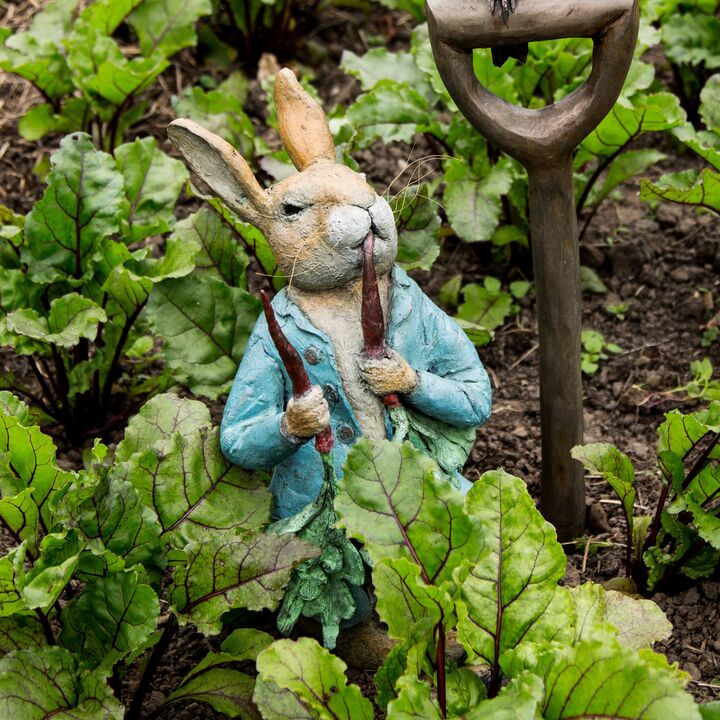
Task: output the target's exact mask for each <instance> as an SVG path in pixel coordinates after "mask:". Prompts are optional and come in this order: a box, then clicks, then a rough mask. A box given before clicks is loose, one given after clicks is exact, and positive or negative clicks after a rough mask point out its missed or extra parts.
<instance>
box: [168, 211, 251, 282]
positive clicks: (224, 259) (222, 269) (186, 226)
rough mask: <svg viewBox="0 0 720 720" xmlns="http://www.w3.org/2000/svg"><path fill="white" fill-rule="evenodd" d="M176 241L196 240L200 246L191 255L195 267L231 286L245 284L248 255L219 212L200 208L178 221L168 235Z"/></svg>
mask: <svg viewBox="0 0 720 720" xmlns="http://www.w3.org/2000/svg"><path fill="white" fill-rule="evenodd" d="M172 237H173V238H176V239H177V240H178V241H180V242H196V243H198V244H199V246H200V248H201V250H200V252H199V254H198V255H196V256H195V269H196V270H195V271H196V273H197V272H206V273H208V274H209V275H212V276H214V277H218V278H220V279H221V280H223V281H224V282H225V284H227V285H230V286H231V287H244V286H245V270H246V268H247V266H248V264H249V262H250V261H249V259H248V256H247V253H246V252H245V250H243V248H242V246H241V245H240V243H239V242H238V241H237V238H236V237H235V234H234V232H233V230H232V229H231V228H230V227H228V226H227V225H226V224H225V223H223V221H222V219H221V218H220V216H219V215H218V214H217V213H216V212H213V211H212V210H209V209H207V208H203V209H202V210H199V211H198V212H196V213H195V214H193V215H191V216H190V217H188V218H186V219H185V220H183V221H182V222H179V223H178V224H177V226H176V227H175V232H174V233H173V235H172Z"/></svg>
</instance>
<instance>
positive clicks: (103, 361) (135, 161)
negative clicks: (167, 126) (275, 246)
mask: <svg viewBox="0 0 720 720" xmlns="http://www.w3.org/2000/svg"><path fill="white" fill-rule="evenodd" d="M51 163H52V171H51V173H50V175H49V177H48V186H47V188H46V190H45V193H44V195H43V197H42V199H41V200H39V201H38V202H37V203H36V204H35V206H34V208H33V209H32V210H31V212H30V213H29V214H28V215H27V217H24V218H23V217H22V216H18V215H15V214H13V213H10V212H6V213H5V214H4V217H3V219H4V220H5V223H6V224H4V225H3V226H2V228H1V229H0V293H1V295H0V298H1V307H0V344H1V345H4V346H9V347H11V348H13V349H14V351H15V353H16V354H17V355H18V356H21V357H22V360H23V362H24V365H25V372H21V371H18V372H7V373H5V374H4V376H3V378H2V385H3V387H4V388H6V389H9V390H11V391H13V392H15V393H17V394H19V395H20V396H22V397H23V398H24V399H25V400H28V401H30V402H31V403H32V404H33V406H34V407H35V408H37V409H39V410H41V411H42V412H43V413H44V415H45V419H46V420H51V421H54V422H56V423H59V424H60V425H61V426H62V427H63V429H64V431H65V435H66V437H67V438H68V439H69V440H71V441H72V442H74V443H76V444H80V445H81V444H82V443H83V442H84V441H86V440H88V439H90V438H92V436H93V435H94V434H99V433H102V432H104V431H106V430H108V429H111V428H112V427H113V426H115V425H117V424H119V423H121V422H122V423H124V421H125V419H126V417H127V415H128V414H131V413H132V412H133V411H134V409H136V408H137V406H138V404H139V400H138V398H140V399H141V398H142V397H143V396H147V395H151V394H153V393H154V392H157V391H158V390H162V389H163V388H165V387H167V386H168V385H169V384H170V383H171V382H179V383H183V384H186V385H188V386H189V387H190V388H191V389H192V390H193V391H194V392H196V393H198V394H205V395H208V396H210V397H218V395H219V394H221V393H222V392H225V391H226V389H227V388H228V387H229V384H230V381H231V380H232V377H233V375H234V373H235V369H236V367H237V363H238V361H239V359H240V357H241V356H242V351H243V350H244V347H245V342H246V341H247V338H248V336H249V334H250V331H251V329H252V325H253V323H254V321H255V319H256V317H257V313H258V310H259V302H258V301H257V299H256V298H254V297H253V296H252V295H250V294H249V293H248V292H247V291H246V290H244V289H243V287H244V286H245V283H246V278H245V268H246V267H247V264H248V258H247V255H246V253H245V252H244V251H243V250H242V248H241V247H240V246H239V245H238V243H237V241H236V236H235V233H234V231H233V230H232V229H231V228H230V227H228V226H226V225H224V224H223V222H222V220H221V218H220V217H219V216H218V215H217V214H216V213H214V212H212V211H210V210H203V211H200V212H198V213H196V214H194V215H191V216H190V217H188V218H186V219H185V220H183V221H181V222H176V218H175V214H174V211H175V203H176V200H177V198H178V195H179V194H180V191H181V189H182V187H183V185H184V184H185V182H186V180H187V172H186V170H185V168H184V166H183V164H182V163H181V162H179V161H177V160H174V159H172V158H170V157H168V156H167V155H165V154H164V153H163V152H161V151H160V150H159V148H158V147H157V144H156V142H155V140H153V139H152V138H144V139H142V140H136V141H135V142H133V143H127V144H124V145H121V146H120V147H118V148H116V150H115V157H114V158H113V157H112V156H110V155H108V154H106V153H104V152H102V151H100V150H97V149H95V147H94V146H93V144H92V142H91V140H90V138H89V137H88V136H87V135H85V134H82V133H76V134H74V135H70V136H67V137H66V138H64V139H63V141H62V142H61V144H60V149H59V150H58V151H57V152H56V153H55V154H54V155H53V156H52V159H51ZM171 231H172V232H171ZM158 241H160V242H158ZM161 246H162V247H163V251H162V252H160V251H159V248H160V247H161ZM190 273H192V276H190V277H188V276H189V275H190ZM151 332H154V333H155V336H156V337H157V338H160V339H162V341H163V342H162V347H160V346H159V345H158V344H157V343H156V342H155V341H154V340H153V337H152V335H151V334H150V333H151ZM161 360H162V361H164V362H165V363H166V370H165V371H161V372H158V371H155V372H154V373H150V372H149V371H148V366H149V365H150V364H151V363H156V365H157V362H158V361H161ZM22 369H23V368H22V366H21V368H20V370H22ZM118 389H122V390H124V391H125V398H124V399H123V401H122V403H121V402H120V401H119V398H118V395H119V393H118V392H117V391H118Z"/></svg>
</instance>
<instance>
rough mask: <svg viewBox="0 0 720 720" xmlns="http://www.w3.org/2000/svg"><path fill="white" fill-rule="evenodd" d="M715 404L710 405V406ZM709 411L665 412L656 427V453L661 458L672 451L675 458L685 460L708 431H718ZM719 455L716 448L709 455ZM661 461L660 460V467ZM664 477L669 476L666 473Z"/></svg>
mask: <svg viewBox="0 0 720 720" xmlns="http://www.w3.org/2000/svg"><path fill="white" fill-rule="evenodd" d="M714 405H715V404H714V403H713V405H711V408H712V407H713V406H714ZM714 422H716V421H715V420H714V419H713V417H712V416H711V415H710V414H709V413H703V412H694V413H691V414H688V415H683V414H682V413H681V412H680V411H679V410H671V411H670V412H668V413H665V422H664V423H662V425H660V427H659V428H658V431H657V433H658V444H657V454H658V457H660V458H662V456H663V454H664V453H672V454H673V455H674V456H675V457H676V458H678V459H679V460H681V461H682V462H684V461H685V459H686V458H687V456H688V455H689V454H690V453H691V452H692V451H693V450H694V449H695V448H696V447H697V445H698V443H700V442H701V441H702V440H703V438H704V437H705V436H706V435H707V434H708V433H709V432H718V431H720V427H718V426H717V425H714V424H713V423H714ZM718 456H720V450H718V449H717V448H716V450H715V452H714V453H713V454H712V455H711V456H710V457H718ZM662 468H663V463H662V462H661V469H662ZM666 477H668V478H669V477H670V474H669V473H668V474H667V475H666Z"/></svg>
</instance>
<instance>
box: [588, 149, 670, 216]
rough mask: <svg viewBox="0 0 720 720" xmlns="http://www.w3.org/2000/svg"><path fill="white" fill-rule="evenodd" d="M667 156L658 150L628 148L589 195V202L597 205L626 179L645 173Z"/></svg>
mask: <svg viewBox="0 0 720 720" xmlns="http://www.w3.org/2000/svg"><path fill="white" fill-rule="evenodd" d="M666 157H667V156H666V155H665V154H664V153H661V152H660V151H658V150H650V149H643V150H628V151H626V152H624V153H622V154H621V155H619V156H618V157H617V158H616V159H615V160H614V161H613V162H612V163H611V164H610V167H609V168H608V170H607V173H606V174H605V179H604V181H603V183H602V185H596V186H595V187H593V189H592V191H591V192H590V194H589V196H588V202H589V203H590V204H591V205H592V206H593V207H597V206H598V205H600V203H601V202H602V201H603V200H605V198H607V197H608V195H610V193H611V192H612V191H613V190H615V188H617V187H619V186H620V185H622V183H624V182H625V181H626V180H629V179H630V178H633V177H635V176H636V175H640V174H642V173H644V172H645V171H646V170H647V169H648V168H650V167H652V166H653V165H656V164H657V163H659V162H660V161H661V160H664V159H665V158H666Z"/></svg>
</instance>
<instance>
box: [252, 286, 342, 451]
mask: <svg viewBox="0 0 720 720" xmlns="http://www.w3.org/2000/svg"><path fill="white" fill-rule="evenodd" d="M260 298H261V299H262V304H263V310H264V311H265V319H266V320H267V324H268V329H269V330H270V337H271V338H272V340H273V342H274V343H275V348H276V349H277V351H278V355H280V359H281V360H282V362H283V365H284V366H285V370H287V374H288V375H289V376H290V381H291V382H292V386H293V397H295V398H299V397H300V396H301V395H304V394H305V393H306V392H309V391H310V388H311V387H312V383H311V382H310V377H309V376H308V374H307V370H306V369H305V365H304V364H303V361H302V358H301V357H300V353H298V351H297V350H296V349H295V348H294V347H293V346H292V344H291V343H290V341H289V340H288V339H287V338H286V337H285V333H284V332H283V331H282V328H281V327H280V325H279V324H278V321H277V318H276V317H275V312H274V310H273V308H272V305H271V304H270V298H269V297H268V295H267V293H266V292H265V291H264V290H261V291H260ZM332 447H333V434H332V430H331V429H330V426H329V425H328V426H327V427H326V428H325V429H324V430H322V431H321V432H319V433H318V434H317V435H316V436H315V448H316V449H317V451H318V452H321V453H329V452H330V451H331V450H332Z"/></svg>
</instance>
